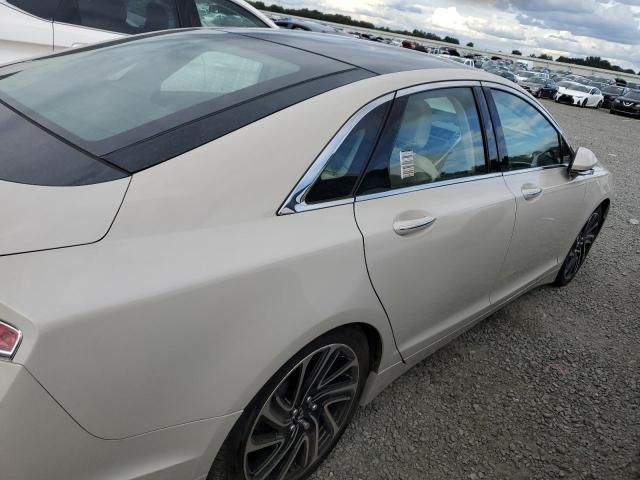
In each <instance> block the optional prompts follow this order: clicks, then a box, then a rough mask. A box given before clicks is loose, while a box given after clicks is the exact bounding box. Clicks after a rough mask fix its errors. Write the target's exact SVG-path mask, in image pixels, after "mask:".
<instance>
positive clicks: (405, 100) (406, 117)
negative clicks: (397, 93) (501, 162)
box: [359, 88, 488, 195]
mask: <svg viewBox="0 0 640 480" xmlns="http://www.w3.org/2000/svg"><path fill="white" fill-rule="evenodd" d="M487 171H488V170H487V163H486V158H485V150H484V141H483V136H482V128H481V124H480V117H479V115H478V111H477V107H476V102H475V97H474V95H473V91H472V90H471V89H470V88H446V89H437V90H427V91H424V92H420V93H416V94H413V95H409V96H407V97H402V98H400V99H398V100H396V102H395V104H394V106H393V109H392V111H391V113H390V116H389V121H388V123H387V126H386V127H385V131H384V133H383V134H382V136H381V138H380V142H379V145H378V147H377V149H376V152H375V154H374V156H373V158H372V160H371V165H370V167H369V169H368V171H367V174H366V176H365V178H364V181H363V183H362V187H361V189H360V191H359V194H360V195H362V194H367V193H374V192H379V191H384V190H394V189H400V188H406V187H414V186H419V185H423V184H427V183H433V182H441V181H446V180H453V179H457V178H462V177H469V176H474V175H481V174H484V173H487Z"/></svg>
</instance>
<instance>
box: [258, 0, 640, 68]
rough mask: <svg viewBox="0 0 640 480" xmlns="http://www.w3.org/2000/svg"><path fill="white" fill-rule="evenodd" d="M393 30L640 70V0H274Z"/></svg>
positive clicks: (497, 48)
mask: <svg viewBox="0 0 640 480" xmlns="http://www.w3.org/2000/svg"><path fill="white" fill-rule="evenodd" d="M265 3H267V4H269V3H278V4H280V5H283V6H287V7H294V8H302V7H308V8H317V9H318V10H322V11H324V12H327V13H329V12H333V13H344V14H347V15H351V16H352V17H354V18H357V19H360V20H368V21H370V22H373V23H374V24H376V25H379V26H387V27H390V28H402V29H404V28H406V29H408V30H413V29H414V28H418V29H421V30H426V31H430V32H434V33H437V34H440V35H446V34H451V35H453V36H454V37H457V38H459V39H460V40H461V42H462V43H463V44H466V43H467V42H469V41H473V42H474V43H475V45H476V47H479V48H489V49H495V50H502V51H509V52H511V50H512V49H519V50H521V51H522V52H523V53H525V54H526V55H528V54H530V53H537V54H540V53H543V52H544V53H549V54H551V55H553V57H554V58H555V57H556V56H558V55H567V54H568V55H571V56H580V57H584V56H587V55H599V56H602V57H604V58H607V59H608V60H610V61H612V62H613V63H616V64H618V65H621V66H622V67H624V68H633V69H634V70H636V71H637V70H640V0H609V1H607V2H603V1H599V0H477V1H471V0H449V1H445V0H280V1H276V0H272V1H266V2H265Z"/></svg>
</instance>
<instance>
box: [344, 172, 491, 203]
mask: <svg viewBox="0 0 640 480" xmlns="http://www.w3.org/2000/svg"><path fill="white" fill-rule="evenodd" d="M498 177H502V172H494V173H486V174H482V175H472V176H469V177H460V178H453V179H451V180H442V181H434V182H431V183H423V184H421V185H414V186H411V187H404V188H396V189H395V190H385V191H384V192H376V193H367V194H366V195H359V196H357V197H356V202H366V201H368V200H375V199H377V198H385V197H393V196H396V195H402V194H404V193H413V192H420V191H422V190H430V189H432V188H440V187H447V186H449V185H458V184H460V183H469V182H478V181H482V180H488V179H490V178H498Z"/></svg>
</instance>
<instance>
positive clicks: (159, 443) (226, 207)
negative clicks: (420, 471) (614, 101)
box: [0, 29, 611, 480]
mask: <svg viewBox="0 0 640 480" xmlns="http://www.w3.org/2000/svg"><path fill="white" fill-rule="evenodd" d="M452 78H455V79H456V80H455V81H454V80H451V79H452ZM0 124H1V125H3V129H1V130H0V149H1V151H2V161H1V162H0V179H1V180H0V199H1V200H2V205H3V208H2V209H0V220H1V222H0V223H1V225H2V235H0V477H1V478H2V480H52V479H55V480H69V479H78V480H104V479H118V480H133V479H136V480H204V479H205V478H208V479H210V480H211V479H215V480H271V479H278V480H280V479H283V480H301V479H304V478H307V477H308V476H309V474H310V473H311V472H312V471H313V470H314V469H315V468H316V467H317V466H318V465H319V463H320V462H322V460H323V459H324V458H325V457H326V456H327V455H328V454H329V452H330V451H331V450H332V449H333V447H334V446H335V445H336V443H337V442H338V440H339V438H340V436H341V435H342V433H343V432H344V431H345V429H346V428H347V425H348V424H349V421H350V420H351V418H352V417H353V415H354V413H355V411H356V408H357V406H358V405H359V404H366V403H368V402H370V401H371V400H372V399H373V398H375V396H376V395H377V394H378V393H380V391H382V389H384V388H385V387H386V386H387V385H389V384H390V383H391V382H392V381H393V380H394V379H395V378H397V377H398V376H399V375H401V374H403V373H404V372H406V371H407V370H408V369H410V368H411V366H412V365H415V364H416V363H417V362H419V361H421V360H422V359H424V358H425V357H426V356H428V355H429V354H431V353H433V352H434V351H436V350H437V349H438V348H440V347H441V346H443V345H445V344H446V343H447V342H449V341H450V340H451V339H453V338H455V337H456V336H457V335H458V334H460V333H461V332H463V331H464V330H466V329H468V328H470V327H471V326H472V325H473V324H475V323H476V322H479V321H481V320H482V319H484V318H486V317H487V316H489V315H490V314H491V313H492V312H495V311H496V310H498V309H500V308H501V307H503V306H504V305H506V304H507V303H508V302H510V301H511V300H513V299H515V298H517V297H518V296H519V295H521V294H523V293H525V292H527V291H528V290H531V289H532V288H535V287H537V286H539V285H543V284H547V283H555V284H556V285H558V286H562V285H566V284H567V283H568V282H570V281H571V280H572V279H574V278H575V276H576V274H577V272H578V271H579V269H580V267H581V265H583V262H584V261H585V258H586V256H587V254H588V253H589V250H590V248H591V246H592V245H593V242H594V241H595V240H596V236H597V235H598V232H599V231H600V229H601V228H602V225H603V222H604V221H605V218H606V216H607V212H608V210H609V204H610V195H611V180H610V175H609V173H608V171H607V170H606V168H605V167H603V166H602V165H600V164H599V163H598V160H597V159H596V158H595V156H594V154H593V153H592V152H590V151H589V150H586V149H583V148H578V149H572V148H571V147H570V145H569V142H568V141H567V140H566V138H565V136H564V134H563V132H562V129H561V128H560V127H559V126H558V124H557V123H556V122H555V121H554V119H553V118H552V117H551V116H550V115H549V113H548V112H547V111H546V110H545V109H544V108H543V107H542V106H541V105H540V104H539V103H538V102H537V101H536V100H535V99H534V98H533V97H531V95H529V94H528V93H526V92H525V91H524V90H522V89H520V88H519V87H517V86H516V85H514V84H513V83H511V82H509V81H508V80H506V79H503V78H501V77H496V76H494V75H490V74H487V73H485V72H481V71H478V70H473V69H467V68H461V67H460V66H458V65H455V64H452V63H450V62H444V61H442V60H440V59H437V58H434V57H432V56H429V55H424V54H422V53H420V52H413V51H410V50H406V49H405V50H399V49H397V48H395V47H391V46H388V45H382V44H375V43H371V44H368V45H367V46H366V48H363V46H362V42H361V41H358V40H354V39H351V38H348V37H339V36H334V35H323V34H314V33H308V32H302V33H296V32H292V31H285V30H271V29H261V30H256V31H252V32H251V33H248V32H247V30H246V29H244V30H241V29H225V31H222V30H220V29H191V30H182V31H169V32H162V33H151V34H147V35H137V36H135V37H131V38H129V39H124V40H122V41H119V42H110V43H107V44H101V45H97V46H92V47H85V48H80V49H77V50H69V51H67V52H63V53H61V54H58V55H55V56H51V57H46V58H44V59H42V60H33V61H28V62H22V63H15V64H13V65H9V66H5V67H2V68H0ZM531 334H532V335H534V332H531ZM347 453H348V452H347ZM390 475H391V476H394V475H393V474H390ZM354 476H357V474H356V473H354Z"/></svg>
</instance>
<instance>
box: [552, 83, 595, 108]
mask: <svg viewBox="0 0 640 480" xmlns="http://www.w3.org/2000/svg"><path fill="white" fill-rule="evenodd" d="M554 100H555V101H556V102H559V103H567V104H569V105H577V106H580V107H593V108H600V107H601V106H602V104H603V102H604V95H602V92H601V91H600V89H599V88H596V87H589V86H586V85H580V84H573V85H571V86H568V87H565V86H561V87H560V88H559V89H558V93H556V95H555V97H554Z"/></svg>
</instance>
